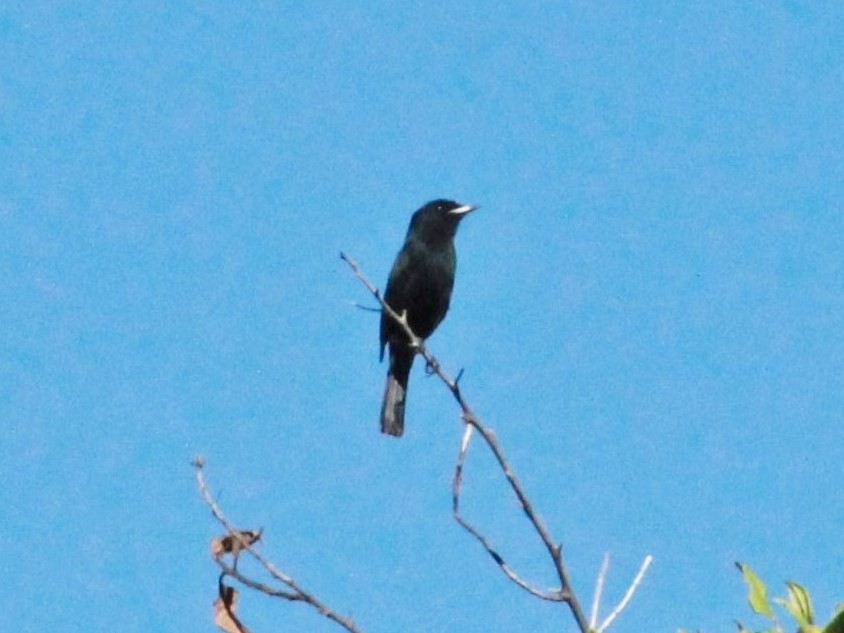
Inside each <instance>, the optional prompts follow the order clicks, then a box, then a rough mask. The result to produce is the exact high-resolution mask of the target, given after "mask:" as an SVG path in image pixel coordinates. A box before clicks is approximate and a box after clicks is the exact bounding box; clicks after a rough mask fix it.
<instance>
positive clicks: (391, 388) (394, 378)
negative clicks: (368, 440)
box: [381, 350, 413, 437]
mask: <svg viewBox="0 0 844 633" xmlns="http://www.w3.org/2000/svg"><path fill="white" fill-rule="evenodd" d="M391 352H392V350H391ZM412 364H413V354H410V355H409V356H408V355H405V354H401V353H398V354H396V353H391V354H390V369H389V371H387V384H386V385H385V386H384V403H383V404H382V405H381V432H382V433H386V434H387V435H394V436H395V437H401V434H402V433H404V402H405V399H406V397H407V379H408V376H410V367H411V365H412Z"/></svg>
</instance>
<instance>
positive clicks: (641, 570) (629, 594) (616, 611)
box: [597, 554, 654, 633]
mask: <svg viewBox="0 0 844 633" xmlns="http://www.w3.org/2000/svg"><path fill="white" fill-rule="evenodd" d="M653 559H654V557H653V556H651V555H650V554H648V555H647V556H645V560H644V561H642V566H641V567H640V568H639V573H638V574H636V577H635V578H634V579H633V582H632V583H631V585H630V587H629V588H628V589H627V593H625V594H624V597H623V598H622V599H621V602H619V603H618V606H617V607H616V608H615V609H613V610H612V613H610V614H609V615H608V616H607V619H606V620H604V622H603V623H602V624H601V626H599V627H598V629H597V631H598V633H601V632H602V631H606V630H607V629H608V628H609V626H610V624H612V623H613V620H615V619H616V617H618V614H619V613H621V612H622V611H624V608H625V607H626V606H627V604H628V603H629V602H630V599H631V598H632V597H633V594H634V593H636V589H637V588H638V587H639V584H640V583H641V582H642V579H643V578H644V577H645V572H647V571H648V567H650V566H651V563H652V562H653Z"/></svg>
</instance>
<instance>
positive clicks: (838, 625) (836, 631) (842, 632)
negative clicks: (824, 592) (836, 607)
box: [823, 610, 844, 633]
mask: <svg viewBox="0 0 844 633" xmlns="http://www.w3.org/2000/svg"><path fill="white" fill-rule="evenodd" d="M823 633H844V610H840V611H839V612H838V615H836V616H835V618H833V620H832V622H830V623H829V624H827V625H826V627H825V628H824V630H823Z"/></svg>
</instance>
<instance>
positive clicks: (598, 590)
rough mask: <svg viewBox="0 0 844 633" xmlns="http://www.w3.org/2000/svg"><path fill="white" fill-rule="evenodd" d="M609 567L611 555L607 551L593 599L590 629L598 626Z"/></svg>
mask: <svg viewBox="0 0 844 633" xmlns="http://www.w3.org/2000/svg"><path fill="white" fill-rule="evenodd" d="M609 569H610V555H609V552H607V553H606V554H604V560H603V561H602V562H601V569H600V571H599V572H598V579H597V580H596V581H595V596H594V598H593V599H592V613H591V614H590V615H589V628H590V629H595V627H597V626H598V607H600V606H601V594H602V593H603V592H604V581H605V580H606V577H607V572H608V571H609Z"/></svg>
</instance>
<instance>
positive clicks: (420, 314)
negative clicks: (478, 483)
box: [381, 200, 477, 437]
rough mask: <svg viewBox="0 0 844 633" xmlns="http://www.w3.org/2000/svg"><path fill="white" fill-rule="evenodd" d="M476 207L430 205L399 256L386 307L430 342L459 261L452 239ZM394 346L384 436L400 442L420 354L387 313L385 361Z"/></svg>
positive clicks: (384, 317) (384, 315)
mask: <svg viewBox="0 0 844 633" xmlns="http://www.w3.org/2000/svg"><path fill="white" fill-rule="evenodd" d="M476 208H477V207H475V206H472V205H470V204H460V203H458V202H454V201H452V200H434V201H432V202H429V203H428V204H426V205H425V206H423V207H422V208H421V209H419V210H418V211H417V212H416V213H414V214H413V217H412V218H411V220H410V226H409V227H408V229H407V237H406V238H405V242H404V246H402V249H401V250H400V251H399V254H398V255H397V256H396V261H395V263H394V264H393V269H392V270H391V271H390V278H389V280H388V281H387V290H386V292H385V293H384V301H386V303H387V305H389V306H390V307H391V308H392V309H393V310H395V311H396V312H397V313H398V314H402V313H403V312H404V311H407V322H408V324H409V325H410V329H411V330H413V333H414V334H416V336H418V337H420V338H423V339H425V338H428V337H429V336H430V335H431V333H432V332H433V331H434V330H435V329H436V327H437V326H438V325H439V324H440V321H442V320H443V317H445V313H446V312H447V311H448V304H449V301H450V300H451V290H452V288H453V287H454V272H455V270H456V268H457V255H456V253H455V251H454V236H455V234H456V233H457V225H458V224H460V220H462V219H463V217H464V216H465V215H466V214H467V213H469V212H470V211H474V210H475V209H476ZM388 344H389V346H390V368H389V369H388V370H387V384H386V386H385V387H384V403H383V404H382V405H381V432H382V433H387V434H389V435H395V436H396V437H398V436H400V435H401V434H402V433H403V432H404V403H405V398H406V395H407V379H408V376H409V375H410V367H411V365H413V358H414V356H415V355H416V350H414V349H411V347H410V344H409V341H408V338H407V334H405V332H404V330H403V329H402V327H401V326H400V325H399V324H398V323H396V321H395V320H394V319H392V318H391V317H390V315H388V314H387V313H386V312H383V311H382V312H381V360H384V346H385V345H388Z"/></svg>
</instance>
